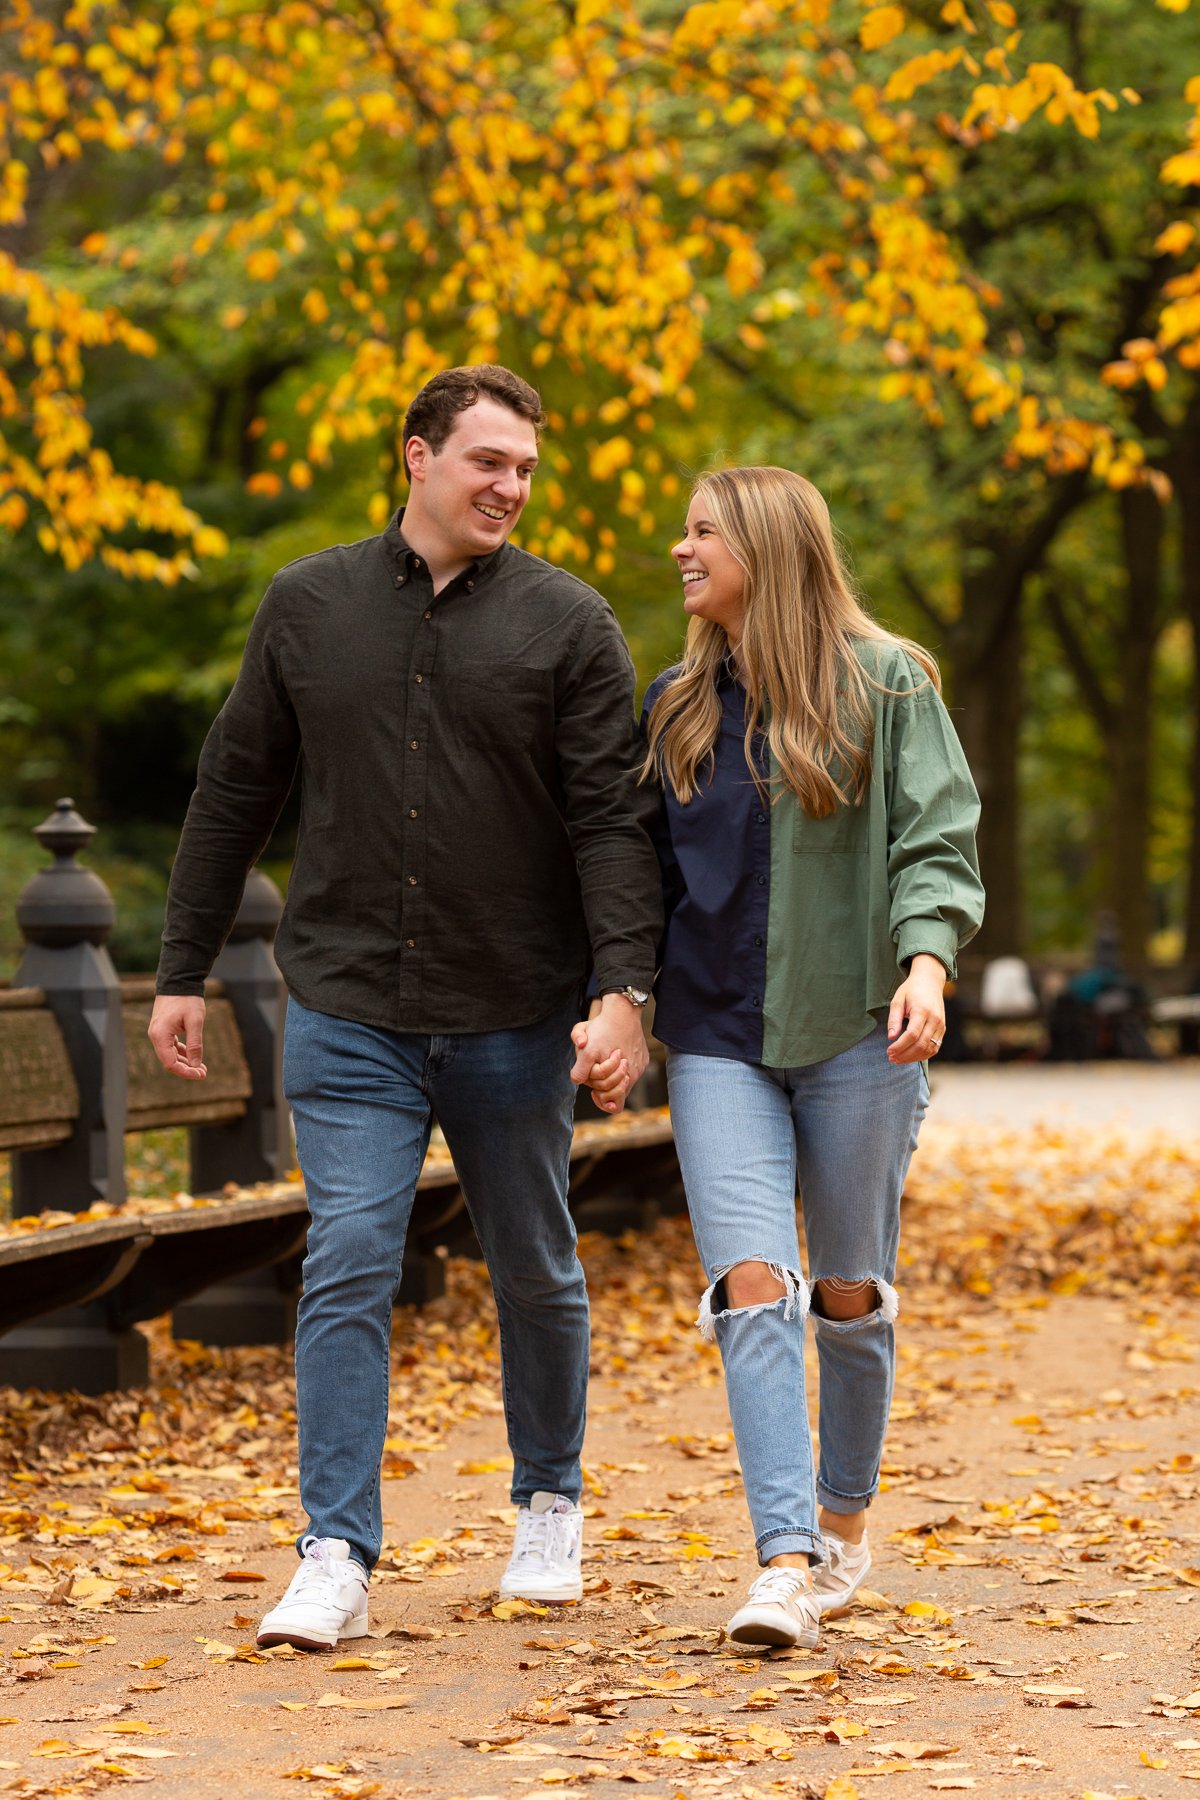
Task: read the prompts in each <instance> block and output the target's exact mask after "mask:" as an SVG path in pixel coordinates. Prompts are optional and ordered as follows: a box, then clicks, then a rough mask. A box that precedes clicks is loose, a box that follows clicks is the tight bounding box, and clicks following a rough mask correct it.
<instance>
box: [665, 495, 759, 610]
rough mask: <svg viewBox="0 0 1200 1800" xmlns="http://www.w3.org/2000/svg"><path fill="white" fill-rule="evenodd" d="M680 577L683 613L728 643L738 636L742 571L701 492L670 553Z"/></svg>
mask: <svg viewBox="0 0 1200 1800" xmlns="http://www.w3.org/2000/svg"><path fill="white" fill-rule="evenodd" d="M671 555H672V556H673V557H674V558H675V562H676V564H677V566H678V568H679V572H680V574H681V575H682V576H683V610H684V612H686V613H687V614H688V615H689V616H690V617H694V618H698V619H711V620H712V621H713V623H714V624H716V625H719V626H720V627H721V629H722V630H723V631H724V633H725V635H726V637H727V638H728V639H729V641H730V643H731V644H736V643H737V642H738V640H739V638H740V637H741V635H742V610H743V606H744V602H745V593H746V572H745V570H744V569H743V568H742V565H741V563H740V562H739V561H738V560H737V557H736V556H735V555H734V554H733V552H732V550H731V549H730V548H729V546H728V544H727V543H726V542H725V539H724V538H723V537H722V536H721V533H720V531H719V530H718V529H717V526H716V525H715V524H714V522H713V520H712V517H711V515H710V510H709V507H708V505H707V503H706V501H705V498H704V494H703V491H701V492H700V493H698V494H695V495H693V497H692V503H691V505H690V506H689V507H688V514H687V526H686V528H685V530H684V534H683V538H682V539H681V541H680V542H679V543H678V544H676V545H675V547H674V549H673V550H672V551H671Z"/></svg>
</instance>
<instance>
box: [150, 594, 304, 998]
mask: <svg viewBox="0 0 1200 1800" xmlns="http://www.w3.org/2000/svg"><path fill="white" fill-rule="evenodd" d="M276 612H277V602H276V590H275V587H274V584H272V586H271V587H270V588H268V590H267V593H266V595H265V597H264V599H263V601H262V604H261V606H260V607H259V609H258V611H257V613H256V614H255V618H254V623H253V625H252V626H251V628H250V636H249V638H248V640H247V643H246V650H245V655H244V656H243V658H242V666H241V671H240V673H239V675H238V678H237V681H236V683H235V684H234V687H233V691H232V693H231V694H230V696H229V698H228V700H226V702H225V704H224V706H223V707H222V708H221V711H220V712H219V713H218V714H217V717H216V719H215V720H214V721H213V724H212V727H211V729H210V730H209V733H208V736H207V738H206V739H205V741H204V748H203V750H202V751H201V752H200V763H199V768H198V770H197V775H196V789H195V792H194V793H193V795H192V798H191V803H190V804H189V806H188V810H187V817H186V818H185V820H184V825H183V833H182V835H181V837H180V840H179V850H178V852H177V854H176V857H175V864H174V867H173V869H172V871H171V881H170V886H169V888H168V891H167V911H166V922H165V926H164V929H163V941H162V954H161V956H160V958H159V965H158V980H157V984H156V985H157V991H158V992H159V993H160V994H202V993H203V992H204V980H205V977H206V976H207V974H208V972H209V970H210V969H211V968H212V965H213V963H214V962H215V960H216V957H217V954H218V952H219V951H220V949H221V946H222V944H223V943H224V942H225V939H226V938H227V937H228V935H229V930H230V927H231V925H232V924H233V921H234V918H235V917H236V914H237V910H238V907H239V906H240V904H241V899H242V890H243V888H244V887H245V883H246V875H247V873H248V871H249V870H250V868H251V867H252V865H253V864H254V862H255V861H256V860H257V859H258V857H259V856H260V855H261V854H262V851H263V850H264V849H265V847H266V844H267V842H268V840H269V838H270V836H271V832H272V831H273V830H274V827H275V821H276V819H278V817H279V814H280V812H281V811H282V809H283V803H284V801H285V800H286V799H287V796H288V792H289V790H290V788H291V785H292V782H293V780H294V779H295V774H296V766H297V763H298V760H299V755H300V732H299V727H298V725H297V721H296V715H295V713H294V711H293V709H292V705H291V702H290V700H289V699H288V694H287V688H286V685H285V682H284V679H283V675H282V672H281V669H280V666H279V656H278V626H277V616H276Z"/></svg>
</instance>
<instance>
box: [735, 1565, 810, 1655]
mask: <svg viewBox="0 0 1200 1800" xmlns="http://www.w3.org/2000/svg"><path fill="white" fill-rule="evenodd" d="M726 1635H727V1636H728V1637H731V1638H732V1639H733V1641H734V1643H735V1644H774V1645H779V1644H798V1645H801V1646H802V1647H804V1648H805V1649H809V1650H811V1649H812V1647H813V1645H814V1644H815V1643H816V1642H817V1639H818V1638H819V1637H820V1635H821V1611H820V1608H819V1606H818V1605H817V1596H816V1595H815V1594H814V1593H813V1591H812V1589H811V1588H809V1587H806V1586H805V1582H804V1570H803V1569H789V1568H788V1567H786V1565H785V1566H783V1567H781V1568H778V1569H764V1570H763V1572H762V1574H761V1575H760V1576H759V1577H758V1579H757V1580H756V1581H755V1582H754V1583H753V1584H752V1586H751V1588H750V1598H749V1599H748V1600H747V1601H746V1604H745V1605H744V1606H739V1608H738V1610H737V1611H736V1612H735V1613H734V1615H733V1617H732V1619H730V1621H729V1624H728V1626H727V1627H726Z"/></svg>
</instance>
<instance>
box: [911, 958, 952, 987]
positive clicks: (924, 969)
mask: <svg viewBox="0 0 1200 1800" xmlns="http://www.w3.org/2000/svg"><path fill="white" fill-rule="evenodd" d="M908 972H909V974H910V975H918V976H921V977H922V978H928V979H930V980H934V981H937V982H938V983H939V985H940V986H941V987H945V985H946V983H947V981H948V980H949V979H950V977H949V975H948V974H947V971H946V965H945V963H943V962H941V961H940V960H939V958H938V957H936V956H933V955H931V954H930V953H929V952H928V951H925V950H919V951H918V952H917V954H916V955H915V956H914V957H913V959H912V961H911V962H910V963H909V965H908Z"/></svg>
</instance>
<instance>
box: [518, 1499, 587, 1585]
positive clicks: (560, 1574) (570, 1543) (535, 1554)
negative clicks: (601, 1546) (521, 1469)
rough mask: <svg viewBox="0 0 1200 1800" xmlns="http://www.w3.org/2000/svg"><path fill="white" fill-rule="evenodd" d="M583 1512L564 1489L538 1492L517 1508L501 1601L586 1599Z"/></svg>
mask: <svg viewBox="0 0 1200 1800" xmlns="http://www.w3.org/2000/svg"><path fill="white" fill-rule="evenodd" d="M582 1554H583V1513H582V1511H581V1509H580V1508H579V1507H578V1506H577V1505H576V1504H575V1502H574V1501H573V1500H568V1499H567V1497H566V1495H565V1494H547V1493H544V1492H538V1493H536V1494H535V1495H534V1496H533V1499H532V1500H531V1501H530V1502H529V1505H528V1506H523V1507H521V1509H520V1511H519V1512H518V1513H517V1529H516V1535H515V1536H514V1538H513V1552H512V1556H511V1557H510V1558H509V1564H508V1567H507V1568H506V1569H505V1571H504V1573H503V1575H502V1576H501V1577H500V1598H501V1599H502V1600H542V1601H549V1602H551V1603H555V1602H559V1601H563V1600H582V1599H583V1575H582V1573H581V1571H580V1559H581V1557H582Z"/></svg>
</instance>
